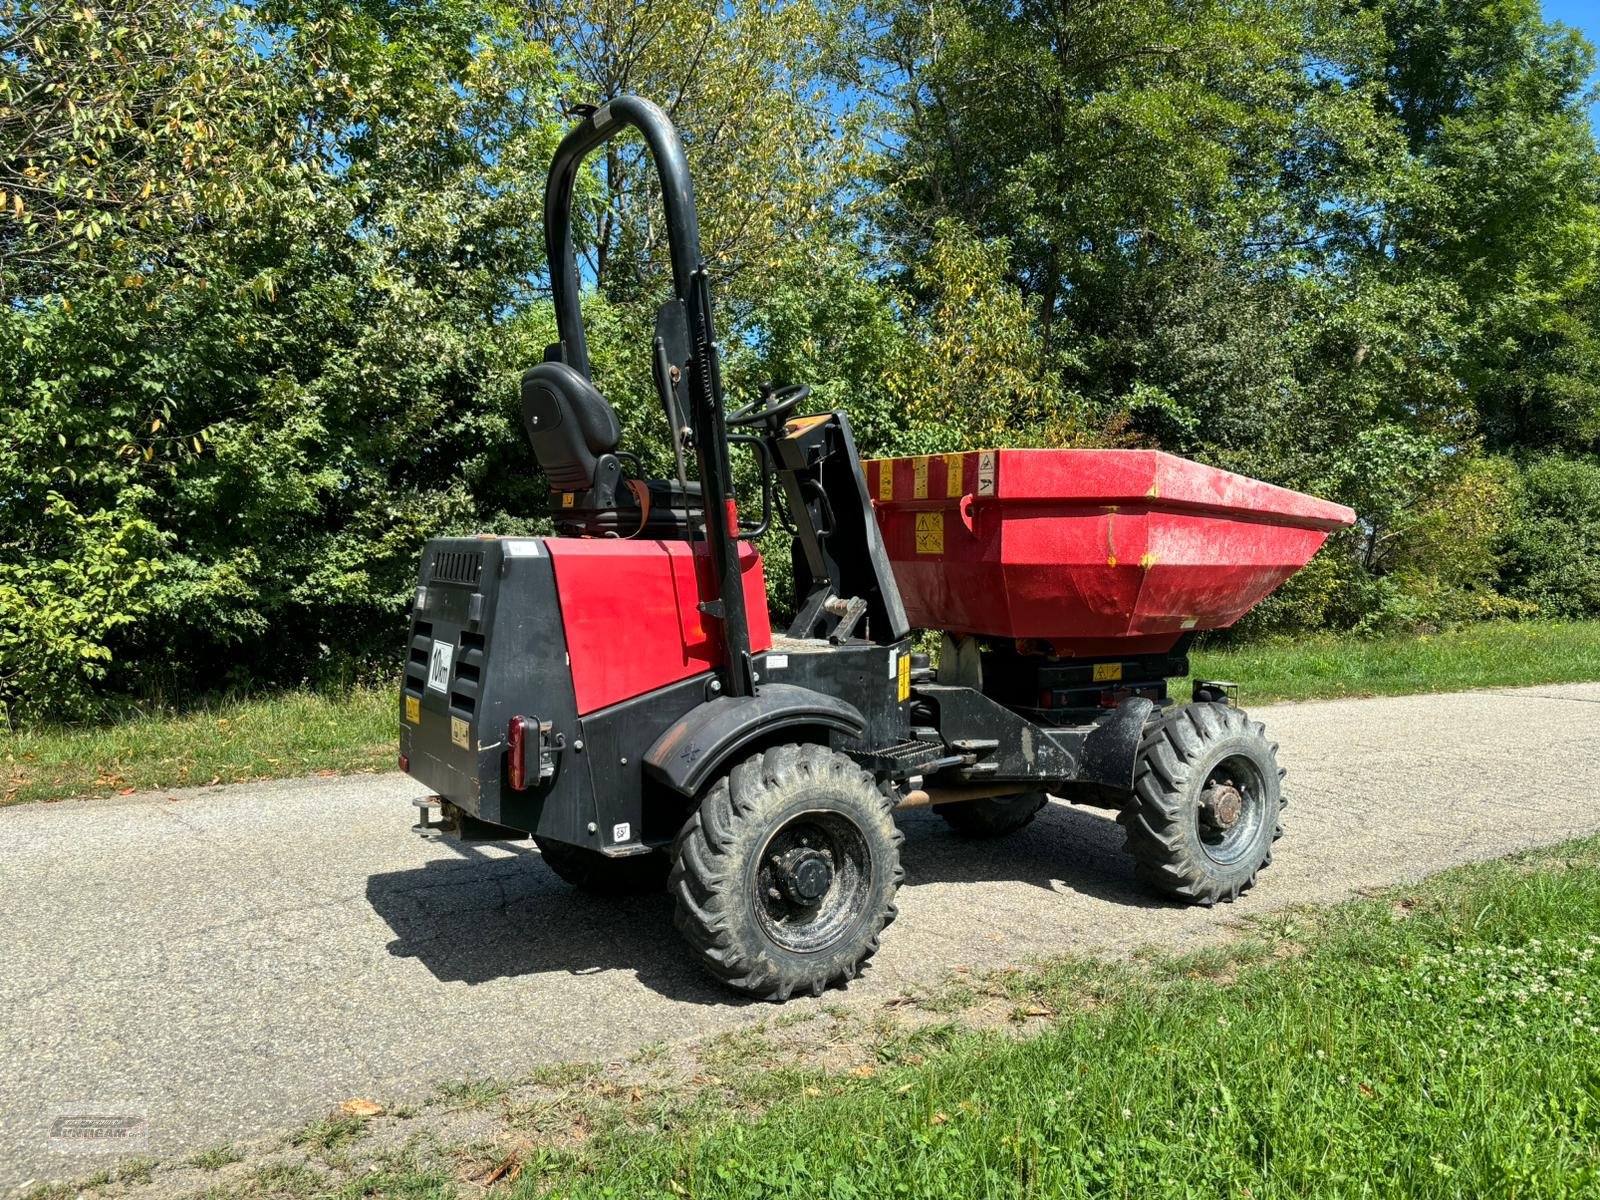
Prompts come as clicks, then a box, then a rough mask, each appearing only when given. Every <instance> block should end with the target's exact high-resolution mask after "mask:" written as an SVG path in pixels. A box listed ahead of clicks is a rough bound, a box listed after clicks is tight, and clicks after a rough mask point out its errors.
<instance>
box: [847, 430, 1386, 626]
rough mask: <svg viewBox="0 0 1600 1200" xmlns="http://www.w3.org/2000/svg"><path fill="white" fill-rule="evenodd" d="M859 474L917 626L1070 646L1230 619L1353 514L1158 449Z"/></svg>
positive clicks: (914, 462) (999, 457)
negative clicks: (865, 475) (863, 480)
mask: <svg viewBox="0 0 1600 1200" xmlns="http://www.w3.org/2000/svg"><path fill="white" fill-rule="evenodd" d="M866 468H867V486H868V492H869V494H870V495H871V496H872V497H873V507H874V509H875V510H876V512H877V516H878V524H879V527H880V528H881V529H882V531H883V537H884V542H885V544H886V545H887V548H888V553H889V558H890V559H891V561H892V562H893V565H894V573H895V579H896V581H897V582H898V583H899V585H900V592H901V598H902V599H903V600H904V602H905V607H906V614H907V616H908V617H909V618H910V620H911V623H912V624H913V625H916V626H919V627H921V628H925V629H944V630H949V631H951V632H953V633H968V634H983V635H987V636H993V637H1009V638H1031V639H1035V640H1038V641H1044V642H1048V643H1050V645H1051V647H1052V648H1053V649H1054V651H1055V652H1056V653H1057V654H1062V655H1075V656H1085V657H1087V656H1102V655H1114V654H1145V653H1157V652H1160V651H1163V650H1167V649H1170V648H1171V647H1172V645H1173V644H1174V643H1175V642H1176V641H1177V640H1178V638H1179V637H1180V636H1181V635H1182V634H1183V633H1184V632H1185V631H1187V630H1191V629H1220V628H1223V627H1225V626H1228V625H1231V624H1233V623H1234V622H1235V621H1237V620H1238V619H1239V618H1240V617H1241V616H1243V615H1244V614H1245V613H1246V612H1248V611H1249V610H1250V609H1251V608H1252V607H1254V606H1255V605H1256V604H1258V603H1260V602H1261V601H1262V600H1263V599H1264V598H1265V597H1266V596H1267V595H1268V593H1270V592H1271V591H1272V590H1273V589H1274V588H1275V587H1277V586H1278V585H1279V584H1280V583H1282V582H1283V581H1284V580H1285V579H1287V578H1288V577H1289V576H1290V575H1293V574H1294V573H1295V572H1296V571H1298V570H1299V569H1300V568H1301V567H1303V566H1305V564H1306V563H1307V562H1309V561H1310V560H1311V556H1312V555H1313V554H1315V553H1316V552H1317V550H1318V548H1319V547H1321V545H1322V543H1323V541H1324V540H1325V539H1326V538H1327V536H1328V534H1329V532H1331V531H1332V530H1335V529H1341V528H1343V527H1345V526H1347V525H1350V524H1352V523H1353V522H1354V521H1355V513H1354V512H1352V511H1351V510H1350V509H1348V508H1345V507H1344V506H1343V505H1340V504H1333V503H1330V502H1329V501H1326V500H1319V499H1317V498H1316V497H1314V496H1307V495H1303V494H1302V493H1300V492H1293V491H1289V490H1288V489H1286V488H1280V487H1274V486H1273V485H1271V484H1267V483H1261V482H1260V481H1258V480H1254V479H1247V478H1245V477H1244V476H1242V475H1234V474H1232V473H1230V472H1228V471H1219V470H1217V469H1216V468H1214V467H1207V466H1203V465H1202V464H1200V463H1195V462H1190V461H1189V460H1187V459H1182V458H1177V457H1175V456H1173V455H1170V454H1163V453H1161V452H1159V451H1154V450H985V451H972V452H968V453H965V454H951V455H934V456H931V457H928V458H920V459H916V458H899V459H879V460H876V461H872V462H869V463H867V464H866Z"/></svg>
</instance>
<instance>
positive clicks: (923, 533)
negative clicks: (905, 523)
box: [917, 510, 944, 554]
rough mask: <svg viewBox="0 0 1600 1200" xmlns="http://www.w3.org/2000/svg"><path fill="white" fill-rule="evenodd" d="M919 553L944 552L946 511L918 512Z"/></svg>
mask: <svg viewBox="0 0 1600 1200" xmlns="http://www.w3.org/2000/svg"><path fill="white" fill-rule="evenodd" d="M917 553H918V554H943V553H944V512H943V511H942V510H940V511H937V512H919V513H918V514H917Z"/></svg>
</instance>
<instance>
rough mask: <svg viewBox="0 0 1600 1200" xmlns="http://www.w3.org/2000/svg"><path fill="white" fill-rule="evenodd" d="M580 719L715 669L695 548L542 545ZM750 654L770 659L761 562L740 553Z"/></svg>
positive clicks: (707, 565)
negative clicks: (551, 566)
mask: <svg viewBox="0 0 1600 1200" xmlns="http://www.w3.org/2000/svg"><path fill="white" fill-rule="evenodd" d="M544 544H545V547H546V549H548V550H549V551H550V561H551V562H552V563H553V564H554V567H555V574H556V591H557V593H558V595H559V597H560V600H561V622H562V624H563V626H564V627H565V628H566V634H567V653H568V654H569V655H570V656H571V659H572V686H573V690H574V691H575V692H576V695H577V701H578V714H579V715H580V716H582V715H584V714H586V713H591V712H594V711H595V710H596V709H601V708H605V707H606V706H607V705H610V704H616V703H617V702H618V701H621V700H631V699H632V698H633V697H635V696H641V695H643V694H644V693H645V692H648V691H652V690H654V689H655V688H658V687H664V686H665V685H667V684H669V683H676V682H677V681H678V680H680V679H687V678H689V676H691V675H698V674H700V673H701V672H703V671H709V670H710V669H711V668H713V667H719V666H721V665H722V653H721V647H720V646H719V645H718V644H717V642H716V641H715V640H714V639H713V638H712V636H711V634H710V632H709V631H708V630H707V628H706V618H705V617H703V616H702V615H701V613H700V611H699V608H698V607H697V606H698V605H699V603H700V601H702V600H711V599H715V598H716V594H717V586H716V577H715V576H714V574H713V573H712V570H711V557H710V553H709V551H708V550H707V549H706V548H705V546H704V545H703V544H701V545H699V546H692V545H690V544H689V543H688V542H677V541H644V540H633V539H625V538H624V539H619V538H548V539H546V541H545V543H544ZM739 565H740V569H741V571H742V572H743V575H744V598H745V608H746V611H747V612H748V614H749V621H750V648H751V650H753V651H761V650H766V649H769V648H770V647H771V645H772V627H771V624H770V618H769V617H768V615H767V588H766V580H765V577H764V575H763V572H762V569H761V556H760V555H759V554H757V553H756V551H755V548H754V547H752V546H750V545H748V544H745V543H741V544H740V546H739Z"/></svg>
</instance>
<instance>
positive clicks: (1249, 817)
mask: <svg viewBox="0 0 1600 1200" xmlns="http://www.w3.org/2000/svg"><path fill="white" fill-rule="evenodd" d="M1266 820H1267V809H1266V788H1265V786H1264V784H1263V779H1262V775H1261V768H1260V767H1258V766H1257V765H1256V764H1255V762H1253V761H1252V760H1251V759H1249V758H1246V757H1245V756H1244V755H1241V754H1236V755H1232V756H1230V757H1228V758H1225V759H1223V760H1222V761H1221V762H1219V763H1218V764H1217V765H1216V766H1214V767H1212V768H1211V770H1210V772H1209V773H1208V774H1207V775H1206V779H1205V783H1204V784H1203V785H1202V786H1201V788H1200V794H1199V796H1198V797H1197V801H1196V804H1195V826H1196V831H1197V832H1198V834H1199V837H1200V847H1201V849H1202V850H1204V851H1205V853H1206V857H1208V858H1209V859H1211V861H1212V862H1214V863H1217V864H1218V865H1219V866H1225V867H1226V866H1233V865H1234V864H1236V863H1238V862H1239V861H1240V860H1242V859H1244V858H1246V857H1248V856H1249V855H1250V854H1251V853H1252V851H1253V848H1254V847H1255V846H1256V844H1257V841H1258V839H1259V838H1260V836H1261V828H1262V826H1263V825H1264V824H1265V823H1266Z"/></svg>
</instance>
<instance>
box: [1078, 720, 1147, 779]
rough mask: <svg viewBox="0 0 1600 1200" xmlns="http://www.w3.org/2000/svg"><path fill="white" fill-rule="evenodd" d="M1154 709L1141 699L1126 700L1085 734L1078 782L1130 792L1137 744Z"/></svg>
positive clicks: (1136, 761) (1135, 763) (1136, 760)
mask: <svg viewBox="0 0 1600 1200" xmlns="http://www.w3.org/2000/svg"><path fill="white" fill-rule="evenodd" d="M1155 707H1156V706H1155V705H1154V704H1153V703H1152V702H1151V701H1149V700H1147V699H1145V698H1144V697H1143V696H1130V697H1129V698H1128V699H1126V700H1124V701H1123V702H1122V703H1121V704H1119V705H1117V707H1116V709H1115V710H1114V711H1113V712H1112V713H1111V714H1110V715H1109V716H1107V717H1106V718H1105V719H1104V720H1102V721H1101V722H1100V723H1099V724H1098V725H1096V726H1095V727H1094V728H1093V729H1092V730H1090V731H1089V736H1088V737H1086V738H1085V739H1084V741H1083V761H1082V763H1081V764H1080V765H1079V768H1078V778H1079V779H1080V780H1081V781H1083V782H1084V783H1098V784H1101V785H1103V786H1105V787H1110V788H1115V789H1117V790H1118V791H1120V792H1131V791H1133V773H1134V771H1135V769H1136V768H1137V767H1138V763H1139V743H1140V741H1142V740H1143V738H1144V727H1145V725H1146V723H1148V722H1149V720H1150V716H1151V714H1152V713H1153V712H1154V711H1155Z"/></svg>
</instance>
